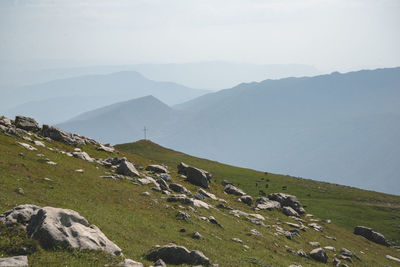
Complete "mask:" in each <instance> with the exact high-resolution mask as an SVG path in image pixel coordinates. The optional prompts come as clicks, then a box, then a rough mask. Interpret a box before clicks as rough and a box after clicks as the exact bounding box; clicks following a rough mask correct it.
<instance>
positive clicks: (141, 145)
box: [0, 131, 400, 266]
mask: <svg viewBox="0 0 400 267" xmlns="http://www.w3.org/2000/svg"><path fill="white" fill-rule="evenodd" d="M21 135H22V136H25V137H27V136H28V135H27V134H21ZM22 136H20V137H15V136H10V135H6V134H4V133H3V131H0V182H1V185H2V186H0V212H4V211H6V210H8V209H10V208H13V207H14V206H15V205H18V204H24V203H31V204H35V205H39V206H55V207H62V208H69V209H73V210H75V211H77V212H79V213H80V214H81V215H83V216H84V217H85V218H87V219H88V220H89V221H90V222H91V223H93V224H95V225H97V226H98V227H99V228H100V229H101V230H102V231H103V232H104V233H105V234H106V236H107V237H108V238H110V240H112V241H113V242H115V243H116V244H117V245H118V246H119V247H121V249H122V251H123V253H124V255H125V256H126V257H128V258H132V259H135V260H137V261H141V262H143V263H144V264H146V266H148V265H151V264H153V262H150V261H148V260H147V259H146V258H145V254H146V253H147V252H148V251H149V250H150V249H151V248H152V247H153V246H154V245H156V244H159V245H164V244H167V243H170V242H174V243H176V244H179V245H183V246H185V247H187V248H189V249H196V250H200V251H202V252H203V253H204V255H206V256H207V257H209V258H210V260H211V261H212V262H213V263H218V264H219V266H289V265H290V264H297V265H299V264H301V265H303V266H326V264H322V263H319V262H317V261H315V260H312V259H309V258H304V257H300V256H298V255H296V254H293V253H292V252H291V250H293V251H297V250H299V249H303V250H304V251H306V253H309V251H311V250H312V249H313V247H312V246H311V245H310V244H309V243H308V242H311V241H318V242H320V243H321V246H328V245H330V246H333V247H335V248H336V250H337V251H339V250H340V248H342V247H345V248H347V249H349V250H351V251H353V252H355V253H356V254H357V255H358V256H359V257H360V258H361V260H362V262H360V261H358V260H356V259H354V266H365V265H367V266H387V265H392V266H393V263H394V262H393V261H390V260H389V259H386V258H385V255H392V256H394V257H400V254H399V252H398V251H396V249H395V248H389V247H385V246H382V245H378V244H375V243H372V242H370V241H368V240H366V239H364V238H361V237H359V236H356V235H354V234H353V233H352V232H351V231H349V230H346V229H343V228H342V227H340V226H338V225H337V221H336V220H335V219H332V222H331V223H327V222H325V221H318V224H320V225H322V226H323V227H324V230H323V232H318V231H315V230H313V229H311V228H308V229H307V230H306V231H305V232H303V231H301V232H300V236H299V237H295V238H294V239H293V240H289V239H287V238H286V237H285V236H283V235H279V234H277V232H276V227H277V226H279V227H282V228H284V229H289V228H290V227H289V226H288V225H286V224H285V222H292V223H295V222H296V221H294V220H293V219H291V218H289V217H287V216H285V215H283V214H282V213H281V212H278V211H255V210H253V209H252V208H250V207H248V206H247V205H245V204H244V203H241V202H238V201H237V197H236V196H232V195H226V194H224V192H223V186H221V185H220V184H219V181H221V180H222V179H229V180H230V181H232V182H234V183H236V184H237V185H238V186H240V187H241V188H242V189H243V190H245V191H247V190H248V193H249V194H250V195H252V196H253V197H256V196H257V193H254V192H255V191H256V188H255V187H254V184H255V183H256V182H257V181H258V180H261V181H262V182H259V183H260V185H261V184H262V186H263V187H264V183H266V182H267V179H270V181H269V182H268V183H269V184H270V185H271V187H270V188H268V189H265V188H263V189H264V190H265V191H266V192H268V193H269V192H274V191H275V190H278V191H280V190H281V189H282V188H281V185H282V184H283V183H284V184H285V185H287V192H288V193H294V192H297V193H299V199H300V201H301V202H302V203H303V204H307V207H306V209H307V211H311V210H313V209H314V211H315V213H314V216H315V217H314V218H315V219H318V217H319V216H320V213H321V212H322V211H323V210H329V209H333V210H336V211H335V212H333V213H332V215H335V214H336V215H337V210H339V209H335V206H341V207H346V208H342V214H341V215H342V216H343V217H348V214H350V212H352V216H351V219H352V222H354V223H356V224H361V223H363V224H364V223H367V221H365V218H364V217H363V216H370V219H371V220H369V221H370V222H371V224H373V225H376V226H377V227H379V230H380V231H383V233H384V234H385V235H387V236H388V237H390V239H391V240H397V241H398V231H396V229H395V228H393V229H392V228H391V226H390V225H389V224H388V223H389V222H390V221H392V222H394V223H395V224H396V223H397V224H398V220H399V219H400V218H394V219H391V220H386V219H387V218H390V217H391V216H392V217H393V216H394V215H395V214H396V213H398V212H399V210H398V203H399V202H400V198H399V197H398V196H390V195H385V194H380V193H373V192H367V191H364V190H359V189H352V188H347V187H343V186H333V187H332V185H329V184H324V183H319V182H315V181H310V180H303V179H296V178H291V177H284V176H279V175H274V174H267V175H265V174H264V173H260V172H256V171H253V170H249V169H242V168H237V167H232V166H227V165H222V164H219V163H217V162H211V161H208V160H203V159H198V158H194V157H190V156H188V155H184V154H182V153H179V152H175V151H172V150H168V149H165V148H162V147H160V146H158V145H156V144H154V143H151V142H149V141H145V142H143V141H142V142H138V143H134V144H127V145H121V146H118V149H124V151H117V152H116V153H108V152H102V151H98V150H97V149H96V147H94V146H92V145H83V146H79V148H80V149H82V150H83V151H85V152H87V153H88V154H89V155H90V156H91V157H93V158H96V159H99V158H103V159H104V158H107V157H116V156H117V157H127V158H128V160H129V161H131V162H134V163H135V164H140V165H142V166H147V165H148V164H154V163H162V162H166V163H167V164H168V166H169V171H170V174H171V177H172V182H173V183H179V184H182V185H184V186H185V187H186V188H187V189H188V190H190V191H191V192H193V193H195V192H197V190H198V189H199V187H198V186H195V185H192V184H190V183H188V182H187V181H185V180H184V179H182V178H181V177H180V175H179V174H178V173H177V169H176V166H175V163H177V162H179V161H181V160H184V161H187V162H188V163H190V164H193V165H194V166H198V167H203V168H206V167H207V168H209V169H207V170H208V171H212V172H213V174H214V176H215V177H214V178H212V181H211V184H210V189H208V190H207V191H209V192H211V193H213V194H215V195H216V197H218V198H223V199H225V200H226V203H225V205H227V206H230V207H232V208H234V209H238V210H241V211H244V212H247V213H258V214H261V215H262V216H264V217H265V220H264V221H263V223H264V224H265V225H270V226H269V227H268V226H262V225H256V224H254V223H252V222H251V221H249V220H248V219H246V218H243V217H240V218H237V217H235V216H233V215H232V214H230V213H229V210H224V209H220V208H210V209H205V208H198V207H189V206H187V205H185V204H178V203H173V202H167V201H166V198H167V197H168V196H166V195H164V194H161V192H156V191H154V190H151V187H152V186H154V185H139V184H138V182H137V180H136V179H135V178H133V179H131V180H132V181H131V180H130V179H127V178H126V179H122V180H120V179H116V180H113V179H107V178H103V177H102V176H104V175H106V177H107V176H108V177H109V175H110V174H113V173H114V170H113V169H112V168H106V167H105V166H103V165H101V164H98V163H96V162H93V163H91V162H88V161H85V160H82V159H78V158H73V157H69V156H68V155H67V154H66V153H62V152H73V151H74V150H75V147H74V146H69V145H66V144H64V143H60V142H56V141H52V142H49V141H48V140H42V141H43V143H44V144H45V146H46V147H40V146H36V145H34V144H32V145H33V146H35V147H36V148H37V151H29V150H27V149H25V148H24V147H22V146H20V145H19V144H18V143H17V142H28V141H27V140H25V139H23V138H22ZM39 137H40V136H39ZM30 138H32V139H34V140H37V139H39V138H38V137H36V136H35V135H31V136H30ZM39 140H40V139H39ZM128 150H129V151H131V152H127V151H128ZM21 153H23V155H21ZM39 153H40V154H43V155H44V156H38V155H37V154H39ZM138 154H140V155H138ZM154 158H158V159H159V160H154ZM48 160H51V161H54V162H56V163H57V165H50V164H47V161H48ZM136 166H138V165H136ZM77 169H82V170H83V172H76V171H75V170H77ZM140 172H141V173H142V177H144V176H145V175H146V176H149V175H150V176H154V177H155V176H156V175H155V174H154V173H145V172H144V171H140ZM45 177H46V178H50V180H49V179H44V178H45ZM172 182H171V183H172ZM169 184H170V183H169ZM18 188H21V189H23V191H24V193H23V194H20V193H18V190H16V189H18ZM306 188H307V189H306ZM325 190H328V191H329V190H332V191H331V192H323V191H325ZM144 191H148V192H150V193H149V194H150V195H149V196H146V195H144V194H142V193H143V192H144ZM306 191H308V193H310V194H311V196H312V198H311V197H310V198H309V197H307V195H304V194H305V193H306ZM337 193H340V194H341V197H340V196H339V195H338V194H337ZM204 201H206V202H207V203H209V204H212V205H213V206H214V207H216V206H217V205H218V204H220V203H221V202H219V201H214V200H211V199H206V200H204ZM373 201H374V202H375V204H374V202H373ZM351 202H354V203H355V205H354V207H353V209H351V207H350V206H348V204H349V203H351ZM378 204H379V205H378ZM370 205H372V206H373V207H374V208H369V207H370ZM389 205H390V206H391V208H390V209H389V208H386V207H387V206H389ZM358 209H362V212H355V211H357V210H358ZM178 211H184V212H186V213H188V214H190V216H191V218H190V220H189V221H187V222H186V221H182V220H179V219H177V217H176V214H177V213H178ZM201 216H205V217H209V216H214V217H215V218H216V219H217V220H218V221H219V222H220V223H221V224H222V226H223V227H218V226H216V225H214V224H211V223H209V222H207V221H204V220H202V219H200V217H201ZM325 218H326V217H324V216H321V219H325ZM329 218H333V217H331V216H330V215H329ZM302 219H304V220H307V221H309V220H310V219H309V218H308V217H305V216H302ZM377 220H380V222H381V225H380V226H379V224H378V221H377ZM297 223H298V222H297ZM374 227H375V226H374ZM181 229H185V231H182V230H181ZM252 229H256V230H257V231H259V232H260V233H261V234H262V236H261V235H251V234H250V230H252ZM10 230H15V229H13V228H11V229H10V227H3V226H2V227H0V255H2V257H4V256H12V255H16V253H21V252H20V251H22V250H21V249H22V248H21V247H20V246H21V245H22V244H20V243H18V242H17V243H15V244H13V246H14V249H15V250H10V249H9V247H7V246H3V244H10V240H16V238H15V236H14V237H13V236H12V233H10ZM376 230H378V229H376ZM194 232H200V233H201V235H202V236H203V239H200V240H198V239H194V238H192V234H193V233H194ZM253 232H254V231H253ZM325 236H331V237H335V238H336V240H331V239H328V238H326V237H325ZM234 237H236V238H239V239H241V240H242V242H243V243H242V244H241V243H237V242H234V241H232V238H234ZM19 238H23V239H26V237H22V236H19ZM11 242H12V241H11ZM243 245H246V246H248V248H244V247H243ZM360 251H362V252H363V253H361V252H360ZM27 253H28V258H29V262H30V265H31V266H48V265H52V266H60V265H63V266H65V265H68V266H78V265H79V266H90V265H95V266H99V265H101V266H103V265H104V264H110V265H111V266H114V265H115V264H116V263H117V262H118V261H120V259H118V258H114V257H111V256H110V255H104V253H99V252H91V251H80V250H71V249H63V248H57V249H55V250H48V249H43V248H40V247H38V248H36V249H35V250H33V251H28V252H27ZM336 253H338V252H332V251H329V250H327V254H328V256H329V263H331V262H332V261H333V257H334V254H336ZM17 255H18V254H17Z"/></svg>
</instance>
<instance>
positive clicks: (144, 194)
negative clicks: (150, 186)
mask: <svg viewBox="0 0 400 267" xmlns="http://www.w3.org/2000/svg"><path fill="white" fill-rule="evenodd" d="M142 195H143V196H150V193H149V192H147V191H145V192H142Z"/></svg>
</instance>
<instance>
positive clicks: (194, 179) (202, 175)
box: [178, 162, 212, 188]
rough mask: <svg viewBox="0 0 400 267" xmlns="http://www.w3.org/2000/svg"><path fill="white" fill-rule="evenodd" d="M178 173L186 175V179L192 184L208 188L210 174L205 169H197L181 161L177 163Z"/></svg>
mask: <svg viewBox="0 0 400 267" xmlns="http://www.w3.org/2000/svg"><path fill="white" fill-rule="evenodd" d="M178 173H179V174H183V175H186V177H187V180H188V181H189V182H190V183H192V184H194V185H198V186H201V187H203V188H209V184H210V180H211V177H212V175H211V174H210V173H209V172H207V171H205V170H202V169H198V168H195V167H192V166H189V165H187V164H185V163H183V162H181V163H179V164H178Z"/></svg>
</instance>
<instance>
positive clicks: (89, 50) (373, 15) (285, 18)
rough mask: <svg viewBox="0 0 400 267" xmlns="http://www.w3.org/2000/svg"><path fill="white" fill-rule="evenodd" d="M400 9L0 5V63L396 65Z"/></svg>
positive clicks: (213, 0)
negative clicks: (33, 61) (59, 61)
mask: <svg viewBox="0 0 400 267" xmlns="http://www.w3.org/2000/svg"><path fill="white" fill-rule="evenodd" d="M399 48H400V1H399V0H394V1H392V0H337V1H336V0H331V1H327V0H304V1H300V0H113V1H111V0H110V1H104V0H91V1H77V0H65V1H61V0H60V1H56V0H53V1H50V0H37V1H33V0H32V1H28V0H20V1H17V0H15V1H9V0H1V1H0V60H1V61H3V62H4V61H15V60H63V61H64V60H65V61H66V62H68V61H72V62H74V61H76V62H78V63H79V64H87V65H95V64H128V63H171V62H176V63H180V62H193V61H209V60H224V61H235V62H246V63H258V64H287V63H299V64H309V65H314V66H316V67H317V68H320V69H321V70H336V69H337V70H341V71H346V70H350V69H359V68H375V67H383V66H386V67H390V66H399V65H400V49H399Z"/></svg>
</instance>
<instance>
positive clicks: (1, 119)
mask: <svg viewBox="0 0 400 267" xmlns="http://www.w3.org/2000/svg"><path fill="white" fill-rule="evenodd" d="M0 125H3V126H6V127H10V126H11V125H12V123H11V120H10V119H9V118H6V117H4V116H0Z"/></svg>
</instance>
